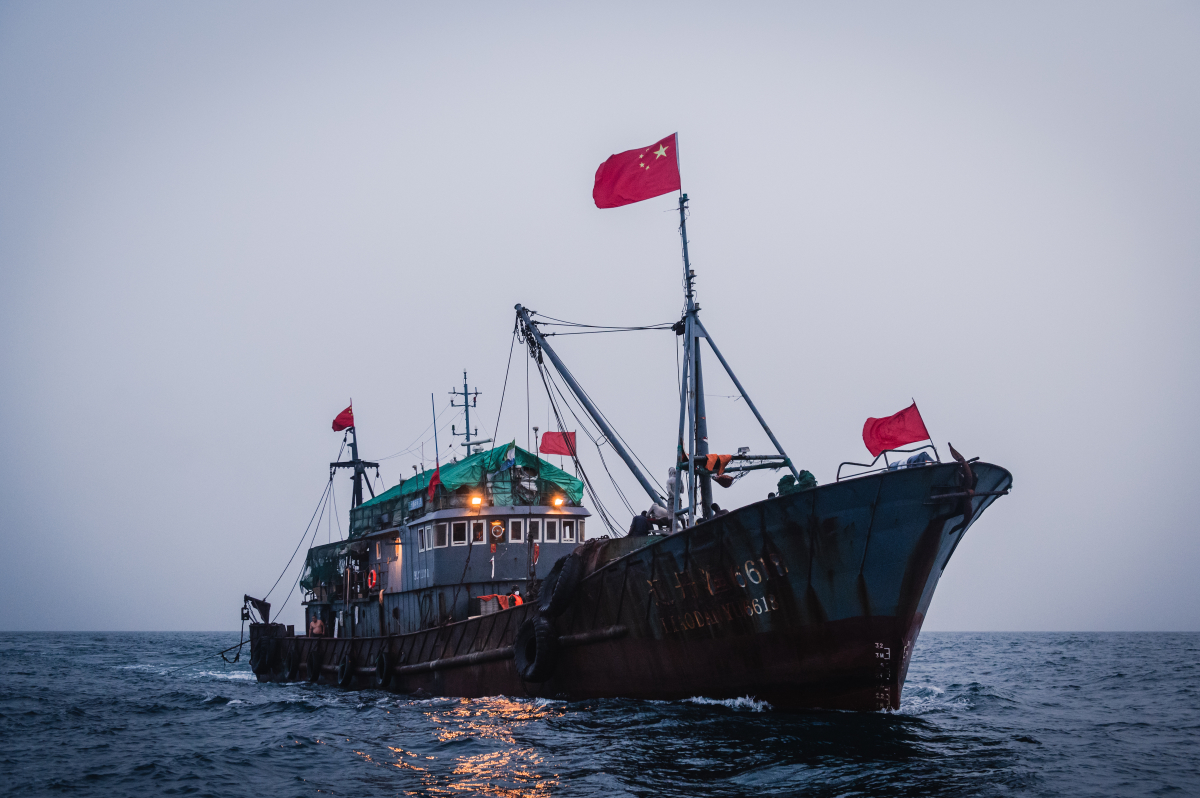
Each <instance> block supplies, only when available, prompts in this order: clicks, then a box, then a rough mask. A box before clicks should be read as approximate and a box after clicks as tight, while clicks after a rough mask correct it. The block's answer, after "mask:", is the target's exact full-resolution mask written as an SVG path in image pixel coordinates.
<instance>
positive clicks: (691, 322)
mask: <svg viewBox="0 0 1200 798" xmlns="http://www.w3.org/2000/svg"><path fill="white" fill-rule="evenodd" d="M696 322H697V320H696V315H695V313H691V314H689V315H688V323H687V325H686V326H685V327H684V332H685V334H686V335H687V337H688V338H689V339H691V340H692V351H691V372H692V379H691V381H690V382H689V383H688V388H689V389H690V390H689V393H690V394H691V397H692V398H691V401H689V402H688V526H695V525H696V402H695V396H696V394H695V386H696V344H695V339H694V332H693V331H694V330H695V324H696Z"/></svg>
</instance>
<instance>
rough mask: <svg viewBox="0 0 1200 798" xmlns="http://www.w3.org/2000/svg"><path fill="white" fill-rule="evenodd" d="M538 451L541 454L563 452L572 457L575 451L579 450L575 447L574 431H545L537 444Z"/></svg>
mask: <svg viewBox="0 0 1200 798" xmlns="http://www.w3.org/2000/svg"><path fill="white" fill-rule="evenodd" d="M538 451H539V452H541V453H542V454H565V455H567V456H568V457H574V456H575V452H577V451H579V450H578V449H576V448H575V433H574V432H547V433H545V434H544V435H542V443H541V445H540V446H538Z"/></svg>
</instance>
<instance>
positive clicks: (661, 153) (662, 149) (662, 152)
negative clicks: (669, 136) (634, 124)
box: [654, 144, 667, 158]
mask: <svg viewBox="0 0 1200 798" xmlns="http://www.w3.org/2000/svg"><path fill="white" fill-rule="evenodd" d="M654 154H655V155H656V156H657V157H659V158H666V157H667V147H666V145H665V144H659V145H658V149H657V150H655V151H654Z"/></svg>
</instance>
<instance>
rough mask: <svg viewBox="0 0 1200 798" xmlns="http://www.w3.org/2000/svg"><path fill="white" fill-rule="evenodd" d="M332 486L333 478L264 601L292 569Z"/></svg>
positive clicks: (339, 454) (322, 492)
mask: <svg viewBox="0 0 1200 798" xmlns="http://www.w3.org/2000/svg"><path fill="white" fill-rule="evenodd" d="M338 457H339V458H340V457H341V452H338ZM332 485H333V477H332V476H330V477H329V481H328V482H326V483H325V490H323V491H321V498H320V499H319V500H318V501H317V506H316V508H315V509H314V510H313V514H312V516H311V517H310V518H309V519H308V526H306V527H304V532H303V534H301V535H300V542H299V543H297V544H296V548H295V550H294V551H293V552H292V556H291V557H288V561H287V565H285V566H283V570H282V571H281V572H280V573H279V579H276V580H275V584H273V585H271V589H270V590H268V591H267V595H265V596H263V601H266V600H267V599H268V598H270V596H271V594H272V593H274V592H275V588H276V587H278V586H279V581H280V580H281V579H283V575H284V574H286V573H287V569H288V568H291V567H292V560H294V559H296V554H297V553H299V551H300V547H301V546H302V545H304V539H305V538H306V537H308V530H309V528H311V527H312V523H313V518H316V517H317V510H320V509H321V507H323V506H324V504H325V494H327V493H329V489H330V487H331V486H332ZM317 526H318V527H320V526H321V524H320V523H319V522H318V523H317Z"/></svg>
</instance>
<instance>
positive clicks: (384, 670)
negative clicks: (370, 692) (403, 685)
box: [375, 647, 395, 690]
mask: <svg viewBox="0 0 1200 798" xmlns="http://www.w3.org/2000/svg"><path fill="white" fill-rule="evenodd" d="M393 667H395V664H394V661H393V660H392V655H391V653H390V652H388V650H387V648H386V647H384V648H381V649H380V650H379V654H378V655H377V656H376V657H375V686H376V687H378V688H379V689H380V690H386V689H387V686H388V685H389V684H391V681H392V668H393Z"/></svg>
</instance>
